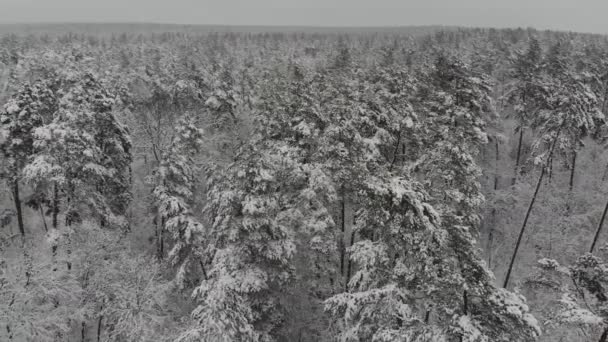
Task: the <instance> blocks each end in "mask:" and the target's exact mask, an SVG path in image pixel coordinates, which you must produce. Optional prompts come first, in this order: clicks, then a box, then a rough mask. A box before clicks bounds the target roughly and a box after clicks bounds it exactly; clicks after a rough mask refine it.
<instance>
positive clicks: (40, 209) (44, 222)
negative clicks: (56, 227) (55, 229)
mask: <svg viewBox="0 0 608 342" xmlns="http://www.w3.org/2000/svg"><path fill="white" fill-rule="evenodd" d="M38 210H39V211H40V217H41V218H42V223H43V224H44V231H45V232H47V233H48V232H49V227H48V226H47V225H46V218H44V211H43V210H42V204H41V205H39V206H38Z"/></svg>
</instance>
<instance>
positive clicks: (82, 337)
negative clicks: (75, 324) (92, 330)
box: [80, 322, 87, 342]
mask: <svg viewBox="0 0 608 342" xmlns="http://www.w3.org/2000/svg"><path fill="white" fill-rule="evenodd" d="M86 332H87V323H85V322H82V325H81V328H80V340H81V342H85V337H86Z"/></svg>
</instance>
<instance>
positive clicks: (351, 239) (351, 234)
mask: <svg viewBox="0 0 608 342" xmlns="http://www.w3.org/2000/svg"><path fill="white" fill-rule="evenodd" d="M353 228H354V227H353ZM351 230H352V231H351V233H350V246H352V245H353V243H355V231H354V229H351ZM352 267H353V262H352V260H350V257H349V258H348V267H347V269H346V282H345V283H344V289H345V291H346V292H348V282H349V281H350V277H351V275H352Z"/></svg>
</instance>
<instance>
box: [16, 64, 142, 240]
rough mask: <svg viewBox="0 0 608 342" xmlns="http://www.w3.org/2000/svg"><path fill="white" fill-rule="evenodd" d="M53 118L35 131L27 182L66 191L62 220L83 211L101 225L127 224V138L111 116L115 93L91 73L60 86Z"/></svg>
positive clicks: (73, 218)
mask: <svg viewBox="0 0 608 342" xmlns="http://www.w3.org/2000/svg"><path fill="white" fill-rule="evenodd" d="M62 88H63V89H62V91H61V97H60V98H59V104H58V109H57V110H56V112H55V113H53V117H52V120H51V121H50V122H48V123H47V124H45V125H44V126H42V127H38V128H37V129H36V130H35V132H34V139H35V142H34V149H35V151H34V155H33V157H32V159H31V160H30V162H29V163H28V164H27V165H26V166H25V168H24V171H23V172H24V177H25V179H27V180H28V181H29V182H32V183H34V184H40V183H42V182H50V183H54V184H56V185H57V186H58V187H59V191H60V192H62V193H64V194H65V200H66V202H65V207H66V208H65V210H64V212H65V215H66V224H67V225H69V224H71V223H72V222H75V221H78V220H79V219H80V218H82V217H84V216H87V213H88V214H90V215H92V216H93V217H95V218H97V219H98V220H99V221H100V223H101V224H103V225H106V224H107V225H110V226H112V227H123V228H124V227H126V226H127V222H126V218H125V216H124V215H125V212H126V208H127V205H128V203H129V201H130V193H129V191H130V179H129V176H128V172H129V166H130V163H131V140H130V138H129V133H128V130H127V129H126V127H124V126H123V125H122V124H121V123H120V122H118V120H117V119H116V117H115V114H114V112H113V107H114V103H115V98H114V96H113V95H112V94H110V93H109V92H108V91H107V90H106V89H105V88H104V86H103V85H102V84H101V83H100V82H99V81H98V80H97V78H96V77H95V76H94V75H93V74H91V73H83V74H79V75H77V76H74V78H72V79H71V80H70V79H68V80H66V82H65V83H64V85H63V86H62Z"/></svg>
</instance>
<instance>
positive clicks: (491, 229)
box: [487, 136, 500, 268]
mask: <svg viewBox="0 0 608 342" xmlns="http://www.w3.org/2000/svg"><path fill="white" fill-rule="evenodd" d="M494 146H495V152H496V159H495V164H494V192H495V193H496V191H497V190H498V184H499V177H498V164H499V162H500V149H499V146H498V138H497V137H496V136H495V137H494ZM491 217H492V219H491V221H490V227H489V228H488V247H487V250H488V267H489V268H491V267H492V247H493V246H492V245H493V244H494V228H495V226H496V208H492V215H491Z"/></svg>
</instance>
